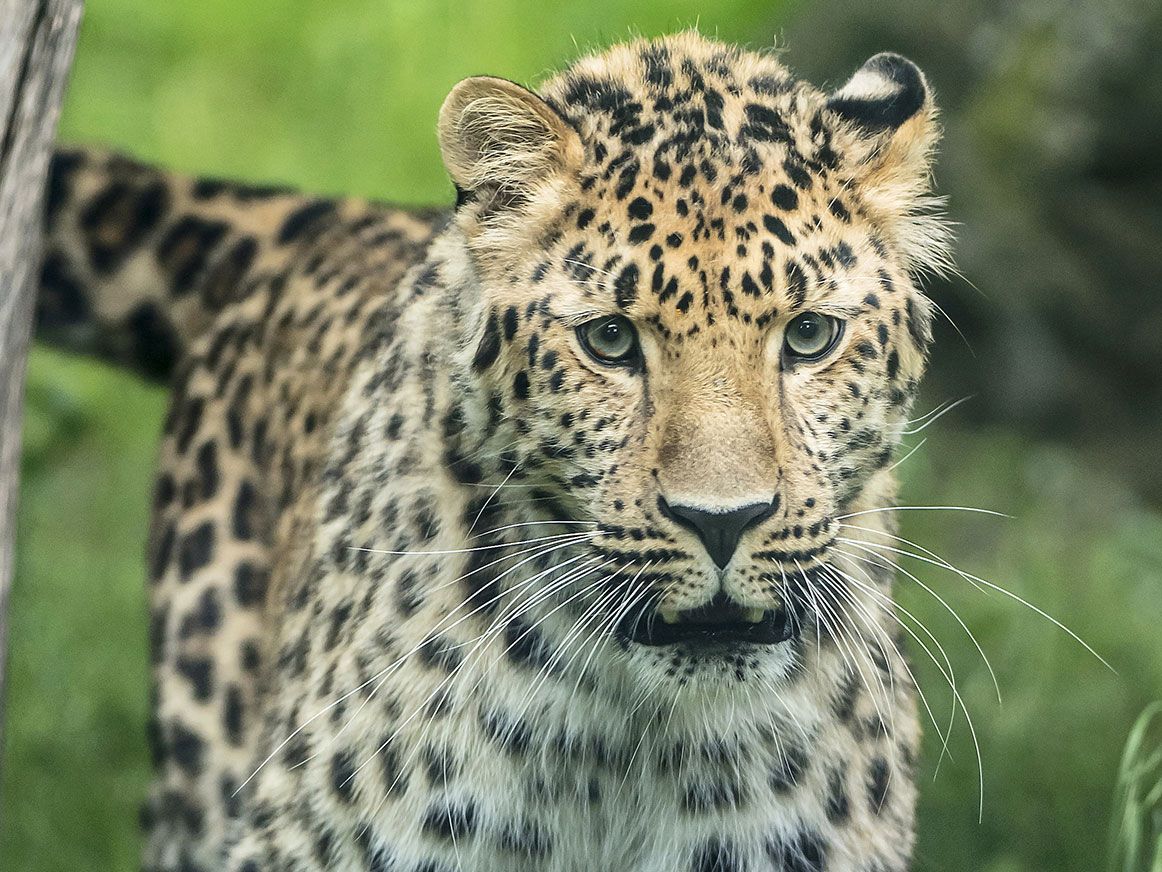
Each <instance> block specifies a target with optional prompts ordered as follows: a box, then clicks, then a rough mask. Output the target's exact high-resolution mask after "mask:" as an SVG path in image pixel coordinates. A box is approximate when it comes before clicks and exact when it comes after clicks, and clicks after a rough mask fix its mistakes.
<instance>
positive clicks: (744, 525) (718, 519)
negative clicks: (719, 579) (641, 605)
mask: <svg viewBox="0 0 1162 872" xmlns="http://www.w3.org/2000/svg"><path fill="white" fill-rule="evenodd" d="M778 507H779V499H778V497H776V498H775V499H773V500H772V501H771V502H769V503H752V504H751V505H749V506H742V507H740V508H737V509H728V510H727V511H725V512H711V511H707V510H705V509H695V508H693V507H691V506H671V505H670V504H669V503H668V502H666V498H665V497H662V496H659V497H658V508H659V509H660V510H661V512H662V514H663V515H665V516H666V517H667V518H669V519H670V520H672V521H676V522H677V523H679V524H681V525H682V526H683V527H688V528H689V529H691V530H693V531H694V532H695V533H697V534H698V538H699V539H701V540H702V544H703V545H705V546H706V551H707V553H708V554H709V555H710V559H711V560H713V561H714V562H715V563H716V564H717V565H718V568H719V569H725V568H726V564H728V563H729V562H730V558H731V556H733V554H734V549H735V548H737V547H738V540H739V539H741V538H742V534H743V533H744V532H746V530H747V529H748V528H750V527H753V526H754V525H755V524H757V523H759V522H760V521H764V520H766V519H767V518H769V517H770V516H771V515H773V514H774V513H775V509H777V508H778Z"/></svg>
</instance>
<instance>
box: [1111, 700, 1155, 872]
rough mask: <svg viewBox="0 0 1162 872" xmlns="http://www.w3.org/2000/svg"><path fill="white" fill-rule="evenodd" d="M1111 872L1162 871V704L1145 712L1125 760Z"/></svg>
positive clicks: (1120, 777) (1116, 805)
mask: <svg viewBox="0 0 1162 872" xmlns="http://www.w3.org/2000/svg"><path fill="white" fill-rule="evenodd" d="M1109 868H1110V872H1162V701H1160V702H1155V703H1153V704H1152V705H1150V706H1148V707H1147V708H1146V711H1144V712H1142V715H1141V717H1139V718H1138V722H1137V723H1136V724H1134V729H1133V731H1132V732H1131V733H1130V738H1129V740H1128V741H1127V742H1126V750H1125V752H1124V753H1123V755H1122V765H1121V767H1120V768H1119V769H1118V782H1117V788H1116V795H1115V798H1114V815H1113V819H1112V821H1111V826H1110V866H1109Z"/></svg>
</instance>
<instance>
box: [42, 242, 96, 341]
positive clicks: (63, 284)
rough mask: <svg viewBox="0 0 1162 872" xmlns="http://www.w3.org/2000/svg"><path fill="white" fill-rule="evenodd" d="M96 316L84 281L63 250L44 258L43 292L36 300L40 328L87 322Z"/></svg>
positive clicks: (46, 328)
mask: <svg viewBox="0 0 1162 872" xmlns="http://www.w3.org/2000/svg"><path fill="white" fill-rule="evenodd" d="M91 317H92V311H91V309H90V306H89V298H88V296H87V295H86V292H85V289H84V288H83V287H82V285H81V282H80V281H79V280H78V279H77V277H76V276H75V275H74V273H73V271H72V269H71V268H70V267H69V263H68V260H66V258H65V257H64V255H62V254H60V253H59V252H50V253H49V254H47V255H46V256H45V258H44V265H43V266H42V267H41V272H40V293H39V294H38V295H37V299H36V326H37V330H38V331H43V330H52V329H53V328H59V327H69V326H74V325H77V324H84V323H86V322H87V321H89V320H90V319H91Z"/></svg>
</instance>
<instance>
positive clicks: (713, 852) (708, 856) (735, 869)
mask: <svg viewBox="0 0 1162 872" xmlns="http://www.w3.org/2000/svg"><path fill="white" fill-rule="evenodd" d="M746 868H747V866H746V863H745V862H744V861H743V859H742V857H741V856H740V855H739V854H738V852H737V851H736V850H735V848H734V846H733V845H731V844H730V843H729V842H722V841H719V840H718V839H717V838H711V839H709V840H707V841H706V842H705V843H704V844H702V845H701V846H700V847H698V848H696V849H695V851H694V862H693V863H692V864H691V865H690V870H691V872H746Z"/></svg>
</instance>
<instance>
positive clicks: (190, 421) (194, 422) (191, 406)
mask: <svg viewBox="0 0 1162 872" xmlns="http://www.w3.org/2000/svg"><path fill="white" fill-rule="evenodd" d="M205 406H206V401H205V400H203V399H202V398H201V397H193V398H191V399H190V401H189V402H187V403H184V404H182V405H180V406H179V407H178V408H177V410H176V411H178V412H179V415H180V424H181V426H180V428H179V429H178V431H177V436H176V438H175V440H174V442H175V446H174V447H176V448H177V450H178V453H179V454H185V453H186V450H187V449H188V448H189V447H190V442H191V441H192V440H193V438H194V434H195V433H197V432H198V428H199V427H201V426H202V414H203V412H204V411H205Z"/></svg>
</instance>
